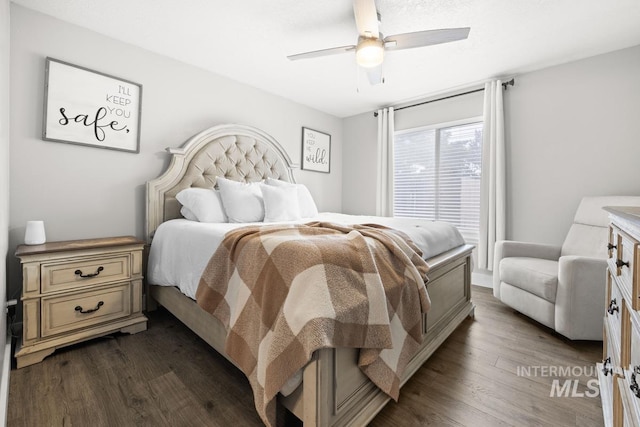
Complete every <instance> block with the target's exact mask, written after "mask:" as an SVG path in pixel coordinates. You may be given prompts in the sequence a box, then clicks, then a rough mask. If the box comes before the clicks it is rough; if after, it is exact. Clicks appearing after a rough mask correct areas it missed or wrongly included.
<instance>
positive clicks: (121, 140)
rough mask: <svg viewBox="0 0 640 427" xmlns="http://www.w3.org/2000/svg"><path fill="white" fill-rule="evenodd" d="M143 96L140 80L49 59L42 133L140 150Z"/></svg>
mask: <svg viewBox="0 0 640 427" xmlns="http://www.w3.org/2000/svg"><path fill="white" fill-rule="evenodd" d="M141 100H142V85H140V84H138V83H134V82H130V81H128V80H124V79H121V78H118V77H114V76H110V75H108V74H104V73H100V72H97V71H93V70H89V69H87V68H83V67H79V66H77V65H73V64H69V63H67V62H63V61H59V60H57V59H53V58H47V61H46V67H45V95H44V115H43V116H44V119H43V127H42V138H43V139H44V140H47V141H56V142H65V143H69V144H79V145H87V146H91V147H100V148H107V149H110V150H121V151H128V152H131V153H139V152H140V116H141V114H140V113H141Z"/></svg>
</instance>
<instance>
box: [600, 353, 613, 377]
mask: <svg viewBox="0 0 640 427" xmlns="http://www.w3.org/2000/svg"><path fill="white" fill-rule="evenodd" d="M610 364H611V357H607V358H606V359H604V363H603V364H602V373H603V374H604V376H605V377H606V376H607V375H609V374H613V369H611V368H608V367H607V366H608V365H610Z"/></svg>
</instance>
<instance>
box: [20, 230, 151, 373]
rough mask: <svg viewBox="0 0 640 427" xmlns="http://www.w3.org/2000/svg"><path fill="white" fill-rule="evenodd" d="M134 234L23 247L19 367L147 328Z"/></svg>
mask: <svg viewBox="0 0 640 427" xmlns="http://www.w3.org/2000/svg"><path fill="white" fill-rule="evenodd" d="M144 244H145V243H144V242H143V241H141V240H138V239H136V238H134V237H112V238H104V239H88V240H72V241H65V242H51V243H45V244H42V245H33V246H28V245H20V246H18V248H17V249H16V253H15V255H16V257H18V258H20V262H21V264H22V308H23V311H22V313H23V314H22V317H23V327H22V342H21V343H19V344H18V348H17V352H16V360H17V364H18V368H22V367H25V366H28V365H32V364H34V363H38V362H41V361H42V359H44V358H45V357H46V356H48V355H50V354H51V353H53V352H54V351H55V350H56V348H60V347H64V346H67V345H70V344H75V343H78V342H81V341H85V340H88V339H91V338H95V337H99V336H102V335H106V334H110V333H113V332H117V331H120V332H125V333H131V334H135V333H137V332H141V331H144V330H146V329H147V318H146V317H145V316H144V315H143V314H142V253H143V248H144Z"/></svg>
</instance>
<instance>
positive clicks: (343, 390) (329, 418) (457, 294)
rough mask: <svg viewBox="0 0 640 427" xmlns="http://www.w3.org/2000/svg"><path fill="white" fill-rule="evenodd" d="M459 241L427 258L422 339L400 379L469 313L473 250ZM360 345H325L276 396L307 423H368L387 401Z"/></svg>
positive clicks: (413, 368)
mask: <svg viewBox="0 0 640 427" xmlns="http://www.w3.org/2000/svg"><path fill="white" fill-rule="evenodd" d="M472 249H473V247H472V246H462V247H459V248H456V249H453V250H451V251H448V252H446V253H444V254H442V255H439V256H438V257H434V258H432V259H430V260H429V264H430V266H431V269H430V271H429V274H428V275H429V279H430V280H429V283H428V284H427V289H428V291H429V296H430V297H431V310H430V311H429V312H428V313H427V314H426V315H425V317H424V320H423V343H422V346H421V347H420V350H419V351H418V353H417V354H416V355H415V356H414V357H413V359H411V361H410V362H409V364H408V365H407V368H406V370H405V372H404V375H403V378H402V384H404V383H405V382H406V381H407V380H409V378H410V377H411V376H412V375H413V374H414V373H415V372H416V371H417V370H418V369H419V368H420V367H421V366H422V364H423V363H424V362H425V361H426V360H427V359H428V358H429V357H430V356H431V355H432V354H433V352H434V351H435V350H436V349H437V348H438V347H439V346H440V345H441V344H442V343H443V342H444V340H445V339H446V338H447V337H448V336H449V335H450V334H451V333H452V332H453V331H454V330H455V329H456V328H457V327H458V325H460V323H462V322H463V321H464V320H465V318H467V317H468V316H472V315H473V313H474V305H473V303H472V302H471V298H470V297H471V250H472ZM357 360H358V350H357V349H349V348H337V349H323V350H319V351H316V352H315V353H314V356H313V359H312V360H311V362H309V364H308V365H307V366H306V367H305V370H304V376H303V383H302V384H301V385H300V386H299V387H298V389H297V390H296V391H294V392H293V393H292V394H290V395H289V396H287V397H283V396H279V402H280V404H282V405H283V406H284V407H286V408H287V409H288V410H290V411H291V412H292V413H293V414H295V415H296V416H297V417H298V418H300V419H301V420H303V421H304V425H305V426H348V425H366V424H367V423H368V422H369V421H371V419H373V417H374V416H375V415H376V414H377V413H378V412H379V411H380V410H381V409H382V408H383V407H384V405H385V404H386V403H387V402H388V401H389V399H390V398H389V397H388V396H387V395H386V394H385V393H383V392H382V391H380V389H378V388H377V387H376V386H375V385H374V384H373V383H372V382H371V381H369V379H368V378H367V377H366V376H365V375H364V374H363V373H362V372H361V371H360V369H359V368H358V365H357Z"/></svg>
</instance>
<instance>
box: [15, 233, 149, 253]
mask: <svg viewBox="0 0 640 427" xmlns="http://www.w3.org/2000/svg"><path fill="white" fill-rule="evenodd" d="M144 244H145V242H144V241H142V240H140V239H136V238H135V237H133V236H120V237H105V238H100V239H84V240H67V241H63V242H47V243H43V244H42V245H20V246H18V247H17V248H16V253H15V255H16V256H17V257H21V256H27V255H36V254H45V253H49V252H67V251H81V250H85V249H99V248H108V247H117V246H127V245H144Z"/></svg>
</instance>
